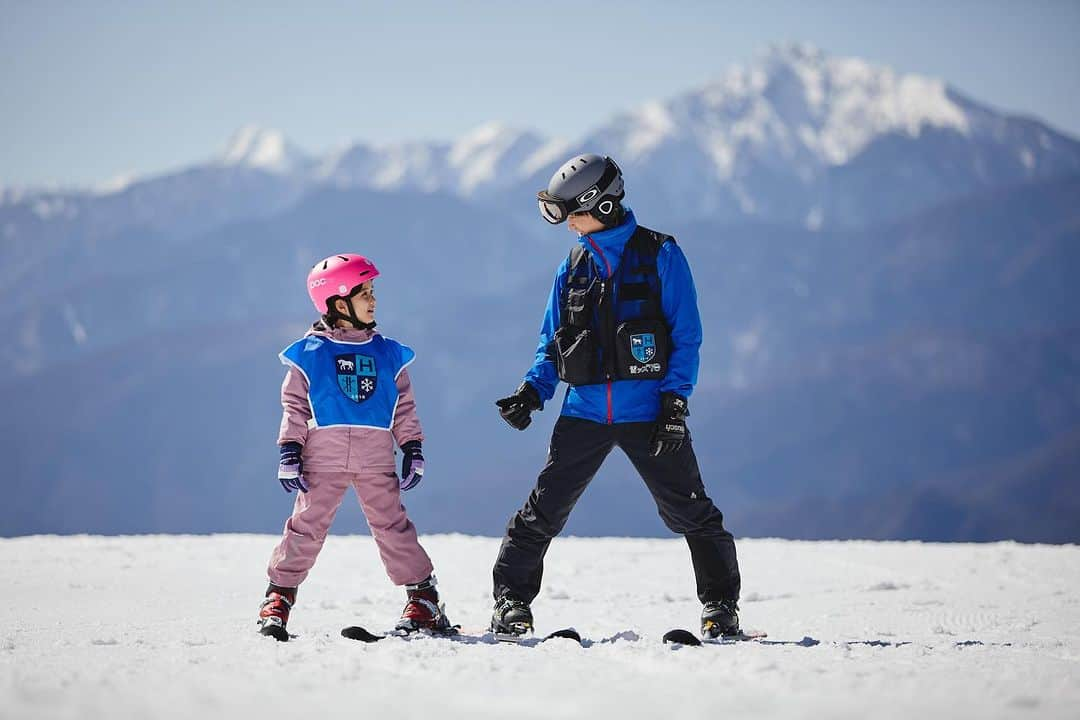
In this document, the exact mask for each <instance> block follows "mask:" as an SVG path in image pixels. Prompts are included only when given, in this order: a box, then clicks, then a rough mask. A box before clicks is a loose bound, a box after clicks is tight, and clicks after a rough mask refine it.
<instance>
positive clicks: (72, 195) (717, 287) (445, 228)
mask: <svg viewBox="0 0 1080 720" xmlns="http://www.w3.org/2000/svg"><path fill="white" fill-rule="evenodd" d="M602 139H603V140H606V141H610V144H609V145H606V146H601V143H600V141H601V140H602ZM593 143H596V144H593ZM582 145H583V146H587V147H591V148H593V149H597V150H601V151H605V152H611V153H612V154H614V155H615V156H616V157H617V158H619V159H620V161H621V162H622V164H623V166H624V168H625V169H626V172H627V174H628V188H629V190H628V192H629V196H628V199H629V201H630V203H631V204H632V205H633V206H634V208H635V210H636V211H637V212H638V215H639V217H640V218H641V219H642V222H644V223H645V224H646V225H648V226H651V227H656V228H659V229H663V230H665V231H668V232H671V233H673V234H675V235H676V236H677V237H678V238H679V243H680V245H681V246H682V247H683V249H684V251H685V252H686V253H687V255H688V257H689V258H690V261H691V265H692V267H693V272H694V275H695V278H696V279H697V285H698V293H699V302H700V306H701V310H702V316H703V318H704V321H705V338H706V341H705V344H704V346H703V348H702V371H701V375H700V383H699V385H698V388H697V390H696V392H695V394H694V397H693V398H692V402H691V407H692V412H693V428H694V432H695V433H696V435H697V436H698V437H701V438H708V441H707V442H702V443H701V444H700V446H699V447H700V450H699V453H700V457H701V462H702V467H703V470H704V472H705V473H706V475H707V477H708V478H709V480H708V483H709V487H710V491H711V492H714V493H716V495H717V498H718V500H719V502H720V505H721V507H722V509H723V510H724V511H725V513H729V517H731V518H732V520H733V522H735V523H736V525H735V526H734V528H735V530H736V532H739V533H751V534H776V535H784V536H787V537H803V538H828V537H871V538H897V537H916V538H923V539H979V540H987V539H1000V538H1013V539H1023V540H1040V541H1055V542H1059V541H1076V540H1077V539H1078V538H1080V526H1077V524H1076V520H1075V518H1076V517H1078V516H1080V515H1078V514H1077V513H1080V507H1078V506H1076V505H1075V502H1076V501H1075V498H1077V497H1080V493H1078V492H1077V491H1076V490H1077V487H1076V479H1077V478H1078V477H1080V474H1078V472H1077V467H1078V462H1080V441H1078V438H1080V400H1077V398H1076V393H1075V388H1076V387H1077V383H1078V382H1080V367H1078V365H1077V363H1076V358H1077V357H1080V338H1078V336H1077V333H1076V327H1077V323H1076V311H1075V308H1076V307H1080V297H1078V296H1077V287H1078V286H1077V284H1076V283H1075V282H1074V279H1075V277H1076V276H1077V274H1080V256H1078V255H1077V253H1076V250H1075V248H1077V247H1080V244H1078V242H1077V241H1078V239H1080V215H1078V212H1080V210H1078V209H1080V180H1078V178H1080V174H1073V175H1065V176H1059V175H1058V174H1059V173H1065V172H1067V171H1068V170H1069V169H1070V168H1075V167H1076V159H1077V157H1078V151H1077V143H1076V142H1074V141H1072V140H1069V139H1067V138H1064V137H1062V136H1061V135H1059V134H1057V133H1054V132H1053V131H1052V130H1050V129H1049V128H1046V127H1045V126H1044V125H1042V124H1040V123H1038V122H1037V121H1034V120H1026V119H1021V118H1009V117H1004V116H1001V115H999V114H996V113H993V112H991V111H989V110H987V109H985V108H980V107H979V106H978V105H977V104H975V103H974V102H972V101H968V100H965V99H964V98H963V97H962V96H960V95H959V94H958V93H956V92H955V91H953V90H951V89H949V88H948V86H946V85H944V84H943V83H940V82H938V81H931V80H927V79H924V78H917V77H908V76H903V75H898V74H897V73H894V72H893V71H890V70H887V69H883V68H875V67H873V66H871V65H869V64H867V63H865V62H863V61H858V60H851V59H836V58H829V57H828V56H825V55H824V54H822V53H820V52H817V51H814V50H812V49H809V48H806V47H802V46H793V47H785V48H779V49H774V50H772V51H770V52H769V53H767V54H766V55H765V56H764V57H763V58H762V59H761V60H760V61H759V62H757V63H756V64H754V65H752V66H750V67H748V68H742V69H738V68H736V69H733V70H731V71H730V72H729V73H728V74H727V75H725V76H723V77H721V78H720V79H719V80H717V81H716V82H715V83H712V84H710V85H709V86H708V87H707V88H704V89H699V90H697V91H694V92H690V93H686V94H685V95H683V96H680V97H678V98H675V99H673V100H670V101H665V102H657V103H653V104H650V105H648V106H646V107H644V108H641V109H639V110H637V111H634V112H631V113H627V114H624V115H622V116H620V117H619V118H617V119H615V120H613V121H612V123H610V124H609V126H608V128H607V129H606V130H605V131H604V132H601V131H596V132H594V133H592V134H591V135H590V136H589V139H587V140H586V141H585V142H584V143H582ZM572 149H573V146H572V145H568V144H566V143H562V142H560V141H549V140H546V139H544V138H542V137H540V136H539V135H536V134H533V133H529V132H525V131H520V130H515V129H511V128H507V127H505V126H501V125H498V124H489V125H484V126H481V127H479V128H477V129H475V130H474V131H472V132H470V133H468V134H466V135H465V136H463V137H462V138H460V139H458V140H456V141H453V142H445V143H403V144H397V145H391V146H375V145H367V144H356V145H352V146H350V147H347V148H343V149H340V150H338V151H335V152H332V153H328V154H326V155H323V156H318V155H309V154H307V153H305V152H303V151H302V150H299V149H297V148H296V147H294V146H293V145H292V144H290V143H289V142H288V141H287V140H286V139H285V138H284V136H283V135H282V134H281V133H280V132H277V131H273V130H267V129H259V128H255V127H249V128H244V129H242V130H241V131H240V132H238V133H237V134H236V135H235V136H234V137H233V138H232V139H231V140H230V142H229V143H227V144H226V145H225V147H224V149H223V150H222V151H221V152H219V153H218V154H217V155H215V156H213V157H212V158H211V159H210V160H208V161H206V162H203V163H200V164H197V165H193V166H191V167H189V168H187V169H184V170H182V171H179V172H176V173H171V174H167V175H163V176H160V177H154V178H146V179H141V180H140V179H135V180H129V181H127V182H126V183H120V186H119V187H118V188H117V189H116V190H113V191H108V190H102V189H98V190H96V191H93V192H71V191H66V190H60V189H53V190H48V191H26V190H7V191H4V192H3V193H0V333H2V335H3V337H4V338H5V340H6V342H5V344H4V345H3V347H0V361H2V362H3V363H4V365H5V367H7V368H8V371H9V372H8V374H7V375H6V376H5V377H4V378H0V393H2V394H3V396H4V397H5V398H6V399H7V401H8V402H9V403H10V405H11V406H12V407H19V408H30V410H29V411H27V412H26V413H22V414H8V415H6V416H4V415H2V414H0V435H2V436H3V437H5V438H6V440H7V442H9V443H10V444H11V445H12V447H14V448H15V450H14V453H13V456H12V457H11V458H9V461H10V465H11V467H13V468H14V470H13V471H12V472H13V476H14V477H18V478H19V482H20V483H22V484H24V485H32V486H33V487H35V488H36V489H38V491H39V493H37V494H15V495H14V496H13V497H11V498H9V502H8V503H6V504H5V505H4V506H3V507H2V508H0V535H2V534H18V533H28V532H31V533H32V532H44V531H48V532H85V531H88V530H89V531H94V532H105V533H109V532H153V531H162V530H167V531H175V532H188V531H200V532H209V531H219V530H252V531H268V530H270V529H272V527H271V526H272V525H273V524H276V521H271V519H270V516H269V514H268V513H267V508H269V507H271V506H273V504H274V503H275V501H276V500H277V499H278V498H277V496H276V495H275V494H274V493H269V494H268V493H267V492H264V490H265V482H266V479H267V478H268V477H270V475H269V474H270V473H271V472H272V470H273V467H272V465H273V457H271V456H268V455H267V448H269V449H270V452H271V453H272V451H273V448H272V438H273V433H274V427H275V426H276V423H277V414H278V412H279V409H278V403H277V389H278V385H279V383H280V373H281V369H280V367H279V365H278V363H277V361H276V353H277V351H278V350H280V349H281V347H282V346H284V345H285V344H286V343H287V342H288V341H289V340H290V339H292V338H293V337H295V336H296V335H297V334H299V333H300V332H302V331H303V329H304V328H305V326H306V325H307V324H308V323H309V322H310V320H311V308H310V305H309V303H308V301H307V298H306V297H305V295H304V293H303V287H302V281H301V280H298V278H302V277H303V275H304V273H305V272H306V269H307V268H308V267H310V264H311V262H312V260H313V258H319V257H323V256H325V255H328V254H330V253H333V252H340V251H341V250H342V248H356V249H358V250H360V251H362V252H365V253H367V254H369V255H371V256H372V257H374V258H375V259H376V260H377V262H378V264H379V267H380V268H381V269H382V271H383V273H384V276H385V282H384V283H383V284H382V286H381V288H380V323H381V324H382V326H383V327H384V328H385V329H386V330H387V331H388V332H389V333H390V334H393V335H397V336H400V337H402V338H404V339H407V340H408V341H409V342H410V344H411V345H413V346H414V347H415V348H416V349H417V351H418V353H419V357H420V360H418V365H417V373H416V377H415V378H414V382H416V383H417V387H418V391H419V393H420V395H421V398H422V399H421V414H422V416H423V418H424V421H425V424H426V426H427V427H428V432H429V435H430V440H429V442H428V443H427V445H426V446H425V450H426V451H427V452H428V453H429V457H430V462H431V471H430V472H431V473H432V475H431V478H432V483H431V487H430V488H429V490H428V492H427V493H426V494H424V495H422V496H420V497H418V498H417V499H416V500H415V501H414V502H415V511H416V512H417V514H418V516H419V517H420V518H421V519H423V520H424V521H425V522H426V523H427V524H426V525H425V527H428V528H430V529H432V530H440V531H452V530H464V531H468V532H476V533H492V532H497V531H498V530H499V529H500V528H501V527H502V525H503V523H505V520H506V515H507V513H508V512H509V510H510V509H512V508H513V507H514V506H516V505H517V504H518V503H520V502H521V500H522V498H523V495H524V491H525V490H526V488H525V486H524V485H525V484H528V483H529V482H531V479H532V478H531V477H529V476H530V475H532V474H533V473H534V472H535V470H536V468H538V467H539V464H540V463H541V462H542V459H543V456H544V452H545V448H546V442H547V436H546V433H547V430H548V429H549V428H550V424H551V423H552V422H553V420H554V416H555V407H556V406H557V403H553V404H551V405H549V410H548V411H546V412H545V413H544V414H543V416H542V417H538V418H537V422H536V423H535V424H534V427H533V428H532V429H530V431H529V432H528V433H512V432H510V431H509V430H508V429H507V428H506V427H505V426H504V425H503V424H502V423H501V421H500V420H499V418H498V416H497V415H496V414H495V412H494V410H493V406H492V401H493V400H494V399H495V398H497V397H500V396H501V395H502V394H505V393H506V392H508V391H509V390H510V389H512V388H513V387H515V386H516V385H517V384H518V382H520V378H521V374H522V373H523V372H524V371H525V369H526V367H527V365H528V362H529V359H530V358H531V357H532V356H533V353H534V351H535V343H536V327H537V323H538V322H539V319H540V315H541V312H542V309H543V302H544V299H545V298H546V296H547V293H548V291H549V289H550V282H551V272H552V270H553V269H554V267H556V266H557V265H558V263H559V262H560V261H561V260H562V259H563V258H564V257H565V254H566V252H567V251H568V249H569V246H570V244H571V242H572V238H571V236H570V235H569V234H568V233H567V232H566V230H565V227H561V228H550V227H549V226H547V225H546V224H545V223H543V222H542V221H540V220H539V219H538V218H537V217H536V214H535V206H534V204H533V202H532V197H533V192H534V191H535V190H536V188H537V187H539V186H540V185H542V184H543V183H544V182H546V180H547V176H548V174H550V172H551V171H552V169H553V168H554V166H555V165H556V164H557V163H558V162H559V161H560V160H561V159H562V157H563V156H564V155H565V154H566V153H568V152H570V151H571V150H572ZM1025 153H1027V154H1025ZM133 346H136V347H138V348H139V352H136V353H131V352H129V350H130V349H131V348H132V347H133ZM192 397H206V398H213V402H212V403H211V404H212V405H213V407H212V408H210V407H207V405H206V404H204V403H202V402H200V403H192V400H191V399H192ZM223 409H228V412H225V411H224V410H223ZM219 410H220V411H219ZM56 448H59V449H60V450H59V451H54V449H56ZM134 448H145V449H146V450H145V452H144V451H142V450H139V451H136V450H135V449H134ZM192 448H197V453H198V455H199V457H200V458H201V462H202V463H204V464H205V466H206V467H207V468H212V471H209V470H208V474H207V475H206V477H200V478H198V479H192V478H191V477H190V473H189V470H188V469H189V467H190V460H189V459H188V458H189V456H190V454H191V452H192ZM133 456H137V458H136V459H134V460H133ZM534 466H535V467H534ZM88 468H89V469H88ZM507 468H513V472H512V473H511V474H512V478H508V477H507V474H508V471H507ZM437 477H438V478H441V480H435V478H437ZM628 482H629V483H630V484H631V486H632V487H634V488H637V491H635V490H627V485H626V483H628ZM1029 485H1031V486H1037V487H1039V488H1040V492H1026V491H1025V489H1026V488H1027V487H1028V486H1029ZM253 488H259V490H258V491H253ZM271 489H276V486H274V488H271ZM638 491H640V492H638ZM279 492H280V491H279ZM207 493H212V494H214V496H215V497H216V498H217V501H216V502H215V503H213V504H211V505H206V504H205V503H204V502H203V499H204V497H205V496H206V494H207ZM635 493H636V494H635ZM448 506H453V507H463V508H467V509H468V511H467V512H461V513H455V514H453V515H447V514H446V513H445V512H444V510H445V508H446V507H448ZM582 507H583V510H584V514H583V515H582V516H581V517H584V518H587V522H584V521H583V522H584V524H582V525H581V526H575V527H574V531H575V532H578V533H580V534H634V535H641V534H645V535H652V534H657V533H663V532H664V529H663V527H662V525H660V523H659V521H658V520H657V518H656V514H655V508H654V507H653V505H652V503H651V500H650V499H649V497H648V495H647V494H645V493H644V491H643V490H641V488H640V484H639V483H637V481H636V480H635V479H634V476H633V475H632V471H631V470H630V468H629V466H628V465H627V464H626V463H625V461H623V460H622V459H621V458H620V457H618V456H617V457H615V458H613V459H612V461H611V462H610V464H609V466H607V467H605V470H604V472H602V473H601V475H600V476H599V477H598V479H597V482H596V484H595V485H594V487H593V488H591V489H590V492H589V493H588V494H587V496H586V497H585V499H584V500H583V501H582ZM806 507H814V508H816V509H817V511H816V512H814V513H806V512H805V508H806ZM609 508H617V509H618V512H608V509H609Z"/></svg>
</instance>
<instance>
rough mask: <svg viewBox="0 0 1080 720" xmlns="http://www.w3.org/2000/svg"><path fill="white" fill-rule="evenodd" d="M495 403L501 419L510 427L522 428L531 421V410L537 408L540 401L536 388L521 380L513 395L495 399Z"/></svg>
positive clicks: (539, 405) (527, 425)
mask: <svg viewBox="0 0 1080 720" xmlns="http://www.w3.org/2000/svg"><path fill="white" fill-rule="evenodd" d="M495 404H496V405H497V406H498V407H499V414H500V415H502V419H503V420H505V421H506V422H508V423H510V427H514V428H517V429H518V430H524V429H525V428H527V427H529V423H531V422H532V418H531V417H530V415H531V414H532V411H533V410H539V409H540V407H541V404H542V403H541V402H540V393H538V392H536V388H534V387H533V386H532V385H531V384H530V383H528V382H523V383H521V387H519V388H518V389H517V390H516V391H515V392H514V394H513V395H511V396H509V397H504V398H502V399H501V400H496V401H495Z"/></svg>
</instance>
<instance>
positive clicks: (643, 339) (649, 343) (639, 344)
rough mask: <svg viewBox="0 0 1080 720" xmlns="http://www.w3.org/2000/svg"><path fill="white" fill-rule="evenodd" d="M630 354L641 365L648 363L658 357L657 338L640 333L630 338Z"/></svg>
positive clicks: (650, 334)
mask: <svg viewBox="0 0 1080 720" xmlns="http://www.w3.org/2000/svg"><path fill="white" fill-rule="evenodd" d="M630 353H631V354H632V355H633V356H634V359H635V360H637V361H638V362H639V363H647V362H649V361H650V360H652V359H653V357H654V356H655V355H656V336H655V335H654V334H653V333H640V334H639V335H631V336H630Z"/></svg>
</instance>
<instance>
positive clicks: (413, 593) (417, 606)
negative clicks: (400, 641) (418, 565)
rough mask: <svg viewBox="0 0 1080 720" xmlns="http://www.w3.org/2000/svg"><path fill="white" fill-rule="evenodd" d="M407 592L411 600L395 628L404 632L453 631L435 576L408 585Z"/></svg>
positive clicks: (406, 604)
mask: <svg viewBox="0 0 1080 720" xmlns="http://www.w3.org/2000/svg"><path fill="white" fill-rule="evenodd" d="M405 592H407V593H408V595H409V601H408V602H407V603H405V609H404V610H402V611H401V619H400V620H398V624H397V625H396V626H394V629H395V630H401V631H404V632H416V631H417V630H433V631H435V632H443V633H445V632H452V631H453V626H452V625H450V621H449V620H448V619H447V617H446V613H445V612H444V611H443V606H442V605H440V604H439V592H438V591H437V590H436V589H435V576H434V575H429V576H428V577H427V578H425V579H424V580H421V581H420V582H418V583H416V584H415V585H406V586H405Z"/></svg>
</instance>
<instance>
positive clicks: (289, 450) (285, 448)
mask: <svg viewBox="0 0 1080 720" xmlns="http://www.w3.org/2000/svg"><path fill="white" fill-rule="evenodd" d="M303 451H304V446H303V445H301V444H300V443H298V442H287V443H284V444H282V446H281V461H280V462H279V463H278V469H277V479H278V482H280V483H281V487H283V488H285V492H287V493H291V492H292V491H293V490H299V491H300V492H307V491H308V484H307V483H306V482H304V459H303V458H302V457H301V454H302V453H303Z"/></svg>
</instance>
